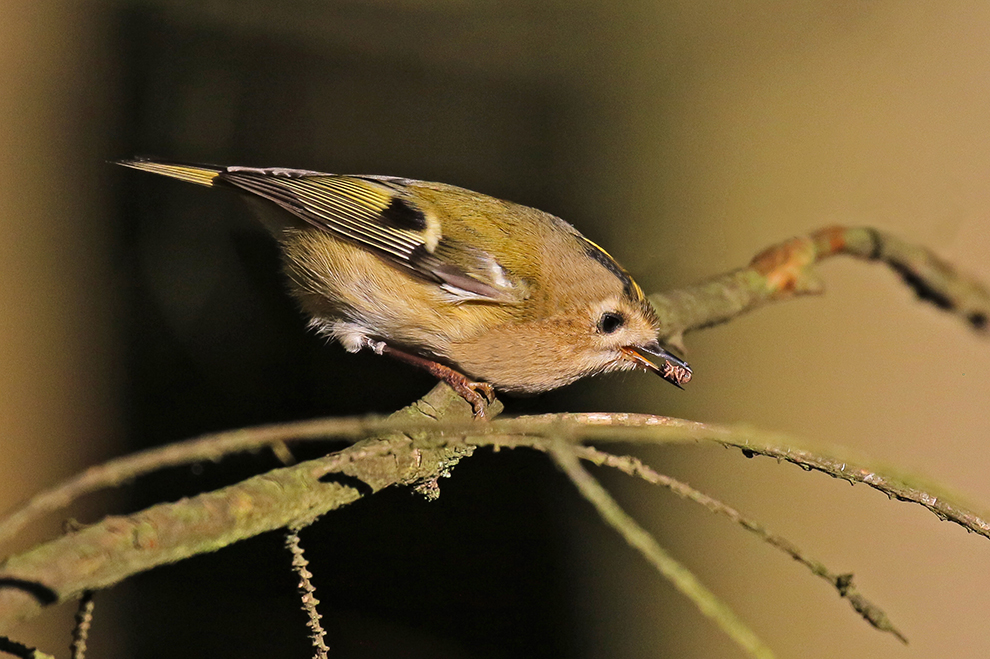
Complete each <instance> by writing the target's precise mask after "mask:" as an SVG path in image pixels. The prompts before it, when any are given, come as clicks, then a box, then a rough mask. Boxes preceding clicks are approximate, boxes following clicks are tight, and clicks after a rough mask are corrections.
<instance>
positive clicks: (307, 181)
mask: <svg viewBox="0 0 990 659" xmlns="http://www.w3.org/2000/svg"><path fill="white" fill-rule="evenodd" d="M120 164H121V165H125V166H127V167H132V168H134V169H140V170H144V171H149V172H154V173H156V174H163V175H165V176H171V177H173V178H178V179H181V180H184V181H188V182H190V183H198V184H200V185H209V186H231V187H234V188H237V189H239V190H241V191H243V192H246V193H249V194H251V195H255V196H257V197H260V198H262V199H266V200H268V201H270V202H273V203H275V204H276V205H278V206H280V207H281V208H283V209H285V210H286V211H288V212H289V213H291V214H293V215H294V216H296V217H298V218H300V219H302V220H303V221H304V222H305V223H306V224H307V225H309V226H312V227H316V228H318V229H321V230H323V231H326V232H328V233H330V234H332V235H334V236H336V237H339V238H343V239H345V240H348V241H351V242H353V243H355V244H357V245H359V246H361V247H363V248H365V249H368V250H370V251H372V252H374V253H376V254H378V255H379V256H381V257H382V258H383V259H384V260H385V261H386V262H388V263H390V264H392V265H394V266H397V267H400V268H404V269H406V270H407V271H410V272H412V273H413V274H415V275H417V276H419V277H422V278H425V279H428V280H432V281H435V282H437V284H438V285H440V286H441V287H442V288H444V289H445V290H447V291H448V292H449V293H451V294H452V295H453V297H454V300H455V301H459V302H463V301H472V300H473V301H489V302H502V303H513V302H519V301H521V300H522V299H525V295H526V293H525V287H524V286H523V285H521V282H516V281H513V280H512V278H511V277H510V276H509V275H508V274H507V273H506V272H505V270H504V269H503V268H502V266H501V265H500V264H499V263H498V262H497V260H496V259H495V258H494V256H492V255H491V254H489V253H487V252H485V251H483V250H480V249H476V248H473V247H471V246H469V245H466V244H463V243H460V242H458V241H454V240H451V239H449V238H447V237H445V236H444V235H443V232H442V227H441V226H440V220H439V218H438V217H437V216H436V215H434V214H433V213H431V212H429V211H428V210H424V209H423V208H421V207H420V206H418V205H417V203H416V202H415V201H414V200H413V199H412V198H411V196H410V195H409V194H407V183H409V182H410V181H407V179H400V178H390V177H384V176H375V177H363V176H342V175H336V174H325V173H322V172H313V171H308V170H300V169H285V168H270V169H257V168H252V167H215V166H211V165H190V164H181V163H171V162H163V161H157V160H150V159H142V160H126V161H121V162H120Z"/></svg>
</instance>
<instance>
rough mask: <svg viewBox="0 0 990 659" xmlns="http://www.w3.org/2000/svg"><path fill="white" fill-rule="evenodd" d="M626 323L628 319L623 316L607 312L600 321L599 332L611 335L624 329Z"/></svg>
mask: <svg viewBox="0 0 990 659" xmlns="http://www.w3.org/2000/svg"><path fill="white" fill-rule="evenodd" d="M625 322H626V319H625V318H623V317H622V314H620V313H615V312H614V311H606V312H605V313H603V314H602V317H601V318H599V319H598V331H599V332H601V333H602V334H611V333H613V332H615V331H616V330H617V329H619V328H620V327H622V325H623V324H624V323H625Z"/></svg>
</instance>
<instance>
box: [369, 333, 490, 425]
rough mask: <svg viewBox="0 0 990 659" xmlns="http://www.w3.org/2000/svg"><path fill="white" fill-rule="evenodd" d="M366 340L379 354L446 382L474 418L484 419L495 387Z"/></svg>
mask: <svg viewBox="0 0 990 659" xmlns="http://www.w3.org/2000/svg"><path fill="white" fill-rule="evenodd" d="M366 341H367V343H368V347H369V348H371V349H372V350H374V351H375V352H377V353H378V354H379V355H388V356H389V357H393V358H394V359H398V360H399V361H403V362H405V363H407V364H412V365H413V366H417V367H419V368H421V369H423V370H424V371H426V372H427V373H429V374H430V375H432V376H433V377H435V378H436V379H438V380H441V381H443V382H446V383H447V384H448V385H449V386H450V388H451V389H453V390H454V391H455V392H457V394H458V395H459V396H460V397H461V398H463V399H464V400H466V401H467V402H468V403H469V404H470V405H471V409H472V410H473V411H474V418H476V419H484V418H485V411H486V410H487V409H488V405H489V403H491V402H493V401H494V400H495V389H494V388H493V387H492V385H490V384H488V383H487V382H475V381H474V380H472V379H470V378H468V377H467V376H466V375H464V374H463V373H460V372H458V371H455V370H454V369H452V368H450V367H449V366H446V365H444V364H441V363H439V362H435V361H433V360H432V359H427V358H425V357H420V356H419V355H413V354H411V353H408V352H405V351H403V350H399V349H398V348H393V347H392V346H390V345H388V344H387V343H384V342H381V341H372V340H369V339H366Z"/></svg>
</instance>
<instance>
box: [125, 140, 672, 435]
mask: <svg viewBox="0 0 990 659" xmlns="http://www.w3.org/2000/svg"><path fill="white" fill-rule="evenodd" d="M120 164H121V165H125V166H127V167H132V168H134V169H140V170H143V171H147V172H153V173H156V174H163V175H165V176H171V177H173V178H177V179H181V180H183V181H188V182H190V183H197V184H199V185H205V186H213V187H221V188H229V189H232V190H236V191H238V192H241V193H242V194H244V195H246V196H247V197H248V199H249V201H252V202H253V205H255V206H256V208H257V209H258V210H259V211H260V213H259V215H260V217H261V219H262V221H263V222H264V224H265V225H266V226H267V228H268V229H269V230H270V231H271V232H272V233H273V234H274V235H275V237H276V238H277V239H278V241H279V243H280V245H281V252H282V257H283V260H284V264H285V270H286V272H287V273H288V276H289V279H290V281H291V289H292V293H293V295H294V296H295V298H296V299H297V300H298V302H299V304H300V305H301V306H302V308H303V310H304V311H305V312H306V313H307V314H308V315H309V317H310V319H311V320H310V327H312V328H313V329H315V330H316V331H317V332H319V333H320V334H322V335H325V336H328V337H332V338H334V339H336V340H338V341H340V343H341V344H342V345H343V346H344V348H345V349H347V350H348V351H350V352H357V351H359V350H362V349H369V350H373V351H374V352H376V353H378V354H387V355H390V356H392V357H395V358H398V359H400V360H402V361H405V362H408V363H412V364H415V365H417V366H420V367H422V368H425V369H427V370H428V371H430V372H431V373H433V374H434V375H435V376H436V377H438V378H440V379H441V380H444V381H445V382H447V383H448V384H449V385H450V386H451V387H452V388H453V389H454V390H455V391H457V392H458V393H459V394H460V395H461V396H463V397H464V398H465V400H467V401H468V402H469V403H471V405H472V407H473V409H474V411H475V415H476V416H484V410H485V406H486V405H485V403H486V400H488V401H490V400H492V396H493V393H494V392H493V387H494V389H497V390H500V391H504V392H507V393H514V394H533V393H538V392H543V391H549V390H550V389H556V388H557V387H561V386H563V385H565V384H569V383H571V382H574V381H575V380H577V379H579V378H583V377H585V376H589V375H596V374H598V373H606V372H609V371H624V370H630V369H640V370H646V371H652V372H654V373H657V374H659V375H660V376H661V377H663V378H664V379H666V380H667V381H669V382H671V383H673V384H675V385H678V386H680V385H681V384H683V383H686V382H687V381H688V380H690V379H691V370H690V368H689V367H688V365H687V364H685V363H684V362H683V361H681V360H680V359H678V358H677V357H675V356H674V355H672V354H670V353H669V352H667V351H666V350H664V349H663V348H662V347H661V346H660V343H659V342H658V340H657V337H658V331H659V329H660V324H659V320H658V319H657V316H656V312H655V311H654V309H653V307H652V306H651V305H650V303H649V302H648V301H647V299H646V296H645V295H644V294H643V291H642V290H641V289H640V287H639V286H638V285H637V284H636V282H635V281H633V279H632V277H630V276H629V274H628V273H627V272H626V271H625V270H624V269H623V268H622V267H621V266H620V265H619V264H618V263H616V261H615V260H614V259H613V258H612V257H611V256H609V255H608V253H606V252H605V250H603V249H602V248H601V247H599V246H598V245H596V244H595V243H593V242H591V241H590V240H588V239H587V238H585V237H584V236H583V235H581V234H580V233H579V232H578V231H577V230H576V229H574V227H572V226H571V225H570V224H567V223H566V222H564V221H563V220H561V219H560V218H557V217H555V216H553V215H550V214H548V213H544V212H542V211H539V210H536V209H534V208H528V207H526V206H520V205H518V204H514V203H511V202H508V201H502V200H500V199H495V198H493V197H489V196H487V195H483V194H479V193H477V192H471V191H469V190H464V189H462V188H458V187H454V186H452V185H445V184H443V183H428V182H425V181H416V180H412V179H407V178H397V177H393V176H341V175H336V174H324V173H321V172H313V171H306V170H300V169H283V168H271V169H255V168H252V167H215V166H211V165H189V164H179V163H172V162H165V161H159V160H152V159H138V160H125V161H121V162H120Z"/></svg>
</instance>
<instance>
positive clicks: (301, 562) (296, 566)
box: [285, 530, 330, 659]
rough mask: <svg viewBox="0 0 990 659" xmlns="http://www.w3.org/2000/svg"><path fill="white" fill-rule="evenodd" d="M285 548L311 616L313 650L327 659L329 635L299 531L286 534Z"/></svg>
mask: <svg viewBox="0 0 990 659" xmlns="http://www.w3.org/2000/svg"><path fill="white" fill-rule="evenodd" d="M285 546H286V547H288V548H289V551H290V552H292V571H293V572H295V573H296V574H297V575H298V576H299V593H300V594H301V595H302V608H303V611H305V612H306V615H308V616H309V621H307V623H306V626H307V627H309V637H310V639H311V640H312V641H313V649H314V650H316V654H315V655H314V656H315V659H327V653H328V652H329V651H330V648H328V647H327V645H326V643H324V642H323V639H324V638H325V637H326V635H327V633H326V631H325V630H324V629H323V625H321V624H320V618H322V617H323V616H321V615H320V614H319V612H318V611H317V610H316V607H317V606H319V604H320V600H318V599H316V588H315V587H314V586H313V582H312V581H310V579H311V578H312V576H313V573H312V572H310V571H309V569H308V568H309V561H307V560H306V557H305V556H303V548H302V545H300V544H299V532H298V531H296V530H292V531H289V532H288V533H286V534H285Z"/></svg>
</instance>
